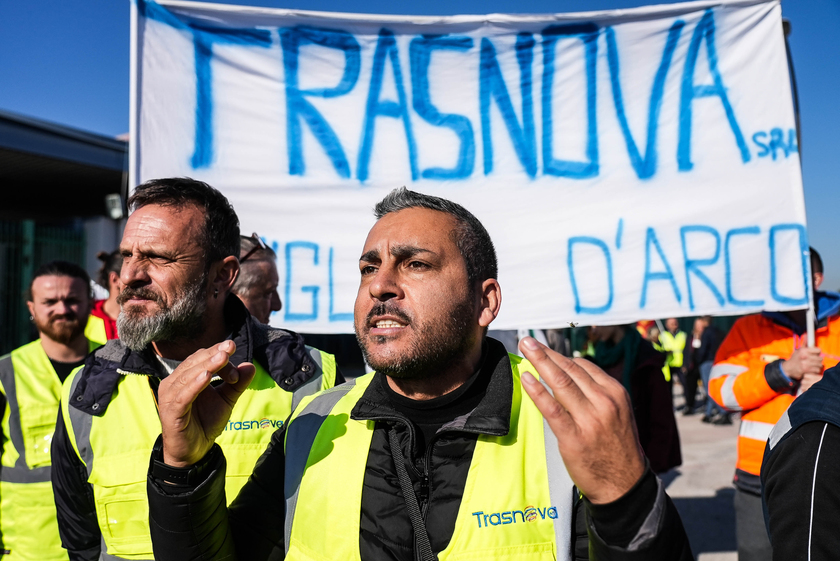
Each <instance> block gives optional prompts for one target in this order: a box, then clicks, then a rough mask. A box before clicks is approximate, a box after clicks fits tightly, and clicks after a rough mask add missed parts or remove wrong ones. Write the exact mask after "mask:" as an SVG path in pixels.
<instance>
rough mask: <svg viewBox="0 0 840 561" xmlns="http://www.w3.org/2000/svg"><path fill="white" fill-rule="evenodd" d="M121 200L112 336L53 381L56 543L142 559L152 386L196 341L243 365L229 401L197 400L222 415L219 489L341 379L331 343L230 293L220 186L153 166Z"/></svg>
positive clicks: (232, 270) (232, 230) (148, 555)
mask: <svg viewBox="0 0 840 561" xmlns="http://www.w3.org/2000/svg"><path fill="white" fill-rule="evenodd" d="M128 205H129V208H130V209H132V211H133V212H132V214H131V216H130V217H129V219H128V222H127V223H126V227H125V232H124V234H123V239H122V242H121V243H120V253H121V254H122V256H123V265H122V270H121V272H120V281H121V283H122V285H123V287H124V288H123V290H122V292H121V293H120V296H119V299H118V302H119V304H120V307H121V312H120V315H119V318H118V320H117V327H118V330H119V334H120V339H118V340H112V341H109V342H108V344H107V345H106V346H104V347H102V348H101V349H99V350H98V351H97V352H96V353H94V354H92V355H91V356H90V358H89V359H88V361H87V362H86V364H85V366H84V368H83V369H81V370H79V371H77V372H75V373H74V374H73V375H72V376H71V377H70V378H68V379H67V381H66V382H65V384H64V387H63V390H62V396H61V412H60V416H59V420H58V424H57V428H56V436H55V439H54V441H53V447H52V448H53V450H52V455H53V456H52V457H53V462H54V463H55V465H56V466H57V469H55V470H53V477H52V481H53V488H54V491H55V496H56V506H57V508H58V522H59V530H60V533H61V542H62V545H63V546H64V547H65V548H66V549H67V550H68V552H69V554H70V559H71V560H76V559H79V560H82V559H84V560H94V559H153V553H152V544H151V538H150V535H149V523H148V519H149V516H148V506H147V501H146V489H145V475H146V470H147V468H148V464H149V462H148V450H149V449H150V448H151V447H152V445H153V444H154V441H155V438H156V436H157V435H158V434H159V433H160V421H159V418H158V412H157V402H158V398H157V395H158V387H159V385H160V383H161V380H163V379H165V378H166V377H167V376H168V375H169V374H170V373H171V372H172V371H173V370H174V369H175V368H177V367H178V365H179V364H181V361H183V360H184V359H185V358H187V357H189V356H190V355H192V354H193V353H194V352H196V351H197V350H198V349H204V348H207V347H212V348H218V349H224V351H225V352H228V353H229V354H230V355H232V356H233V357H236V358H235V359H234V360H236V361H237V362H243V361H247V362H249V363H252V364H253V366H252V370H251V371H250V374H251V375H253V378H250V377H249V380H250V385H247V384H246V386H247V387H242V388H241V390H242V393H241V396H240V399H239V401H238V402H237V403H236V407H235V408H232V405H233V402H230V403H227V402H226V403H208V405H212V406H215V407H219V408H221V409H222V410H225V412H226V413H227V415H228V416H230V417H231V418H230V420H229V422H228V419H227V418H226V423H225V424H223V425H222V426H220V427H219V430H218V432H216V433H214V434H212V435H207V437H213V438H215V439H216V441H218V442H219V444H220V445H221V446H222V448H223V449H224V450H225V452H226V453H227V454H228V457H229V458H231V465H232V468H231V469H229V470H228V472H227V477H226V478H225V480H224V485H225V487H226V488H227V490H228V493H230V496H231V497H233V496H235V495H236V493H237V491H238V490H239V488H240V487H242V485H243V484H244V483H245V480H246V479H247V478H248V475H249V474H250V473H251V470H252V469H253V468H254V464H255V463H256V461H257V458H258V457H259V456H260V454H261V453H262V452H263V450H264V449H265V448H266V446H267V444H268V442H269V440H270V437H271V434H272V433H273V432H274V430H273V429H275V428H279V427H281V426H283V424H284V422H285V420H286V419H287V418H288V416H289V415H290V414H291V411H292V409H293V407H294V406H295V405H296V404H297V403H298V401H300V400H301V399H302V398H303V397H304V396H306V395H309V394H312V393H315V392H317V391H319V390H321V389H325V388H329V387H332V386H333V385H334V383H335V382H336V378H338V379H339V381H343V380H342V379H341V378H340V375H339V374H338V373H337V371H336V367H335V360H334V358H333V357H332V356H331V355H328V354H326V353H322V352H321V351H318V350H317V349H313V348H310V347H307V346H305V345H304V343H303V338H302V337H301V336H300V335H298V334H296V333H293V332H290V331H284V330H280V329H274V328H271V327H268V326H266V325H263V324H262V323H261V322H259V321H257V320H256V319H254V318H253V317H252V316H251V315H250V314H249V313H248V311H247V309H246V308H245V306H243V304H242V302H240V301H239V300H238V299H237V298H236V296H234V295H232V294H231V287H232V286H233V284H234V282H235V281H236V278H237V275H238V274H239V261H238V255H239V219H238V218H237V216H236V213H235V212H234V210H233V207H232V206H231V205H230V203H229V202H228V200H227V199H226V198H225V197H224V196H223V195H222V194H221V193H219V192H218V191H217V190H215V189H213V188H212V187H210V186H209V185H207V184H206V183H202V182H200V181H195V180H192V179H188V178H179V179H158V180H152V181H149V182H147V183H144V184H143V185H140V186H139V187H137V189H136V190H135V191H134V193H133V194H132V196H131V197H130V198H129V201H128ZM208 383H209V380H208ZM173 477H174V476H173Z"/></svg>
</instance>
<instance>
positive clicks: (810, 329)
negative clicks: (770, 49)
mask: <svg viewBox="0 0 840 561" xmlns="http://www.w3.org/2000/svg"><path fill="white" fill-rule="evenodd" d="M792 30H793V28H792V26H791V24H790V20H787V19H783V20H782V31H783V33H784V36H785V54H786V55H787V61H788V71H789V72H790V85H791V92H792V93H793V114H794V118H795V119H796V146H797V149H798V152H799V166H800V169H801V167H802V129H801V127H800V125H799V90H798V88H797V87H796V73H795V72H794V70H793V56H792V55H791V51H790V41H789V40H788V38H789V37H790V34H791V31H792ZM810 254H811V252H810V250H809V251H808V256H809V259H808V262H809V264H810ZM810 269H811V268H810V267H808V271H809V274H810ZM812 278H813V277H812ZM811 289H812V290H813V289H814V287H813V286H812V287H811ZM816 317H817V314H816V311H815V310H814V298H813V296H811V298H810V299H809V302H808V310H807V311H806V312H805V323H806V329H807V332H806V333H807V339H808V346H809V347H814V346H816V336H815V334H814V328H815V324H816V321H817V320H816Z"/></svg>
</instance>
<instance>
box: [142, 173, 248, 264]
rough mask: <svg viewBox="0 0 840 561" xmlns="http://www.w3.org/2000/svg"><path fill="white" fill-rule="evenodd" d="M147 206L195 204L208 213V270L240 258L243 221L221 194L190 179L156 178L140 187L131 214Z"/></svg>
mask: <svg viewBox="0 0 840 561" xmlns="http://www.w3.org/2000/svg"><path fill="white" fill-rule="evenodd" d="M147 205H160V206H171V207H175V208H183V207H185V206H188V205H195V206H197V207H198V208H200V209H203V210H204V236H203V239H202V240H201V246H202V247H203V248H204V254H205V258H206V260H207V267H209V266H210V264H211V263H215V262H216V261H219V260H221V259H224V258H225V257H228V256H230V255H233V256H235V257H236V256H238V255H239V218H238V217H237V216H236V211H235V210H233V206H232V205H231V204H230V202H229V201H228V200H227V199H226V198H225V196H224V195H222V194H221V193H220V192H219V191H217V190H216V189H214V188H213V187H211V186H210V185H208V184H207V183H204V182H203V181H197V180H195V179H191V178H189V177H170V178H165V179H152V180H150V181H147V182H145V183H143V184H142V185H138V186H137V188H136V189H135V190H134V193H132V195H131V196H130V197H129V198H128V208H129V210H131V211H134V210H137V209H138V208H142V207H144V206H147Z"/></svg>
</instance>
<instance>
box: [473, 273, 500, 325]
mask: <svg viewBox="0 0 840 561" xmlns="http://www.w3.org/2000/svg"><path fill="white" fill-rule="evenodd" d="M480 293H481V305H480V306H481V307H480V308H479V312H478V325H480V326H481V327H487V326H489V325H490V323H491V322H492V321H493V320H494V319H496V316H498V315H499V310H500V309H501V307H502V287H501V286H499V281H497V280H496V279H487V280H485V281H484V282H482V283H481V289H480Z"/></svg>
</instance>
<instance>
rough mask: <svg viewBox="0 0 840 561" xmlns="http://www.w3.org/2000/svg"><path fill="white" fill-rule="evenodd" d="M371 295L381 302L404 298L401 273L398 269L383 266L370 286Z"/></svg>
mask: <svg viewBox="0 0 840 561" xmlns="http://www.w3.org/2000/svg"><path fill="white" fill-rule="evenodd" d="M369 290H370V295H371V296H372V297H373V298H375V299H377V300H381V301H385V300H390V299H392V298H402V297H403V296H404V293H403V289H402V287H401V286H400V279H399V272H398V271H397V270H396V267H391V266H385V265H382V266H380V267H379V269H378V270H377V271H376V273H375V275H374V277H373V280H372V281H371V282H370V285H369Z"/></svg>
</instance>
